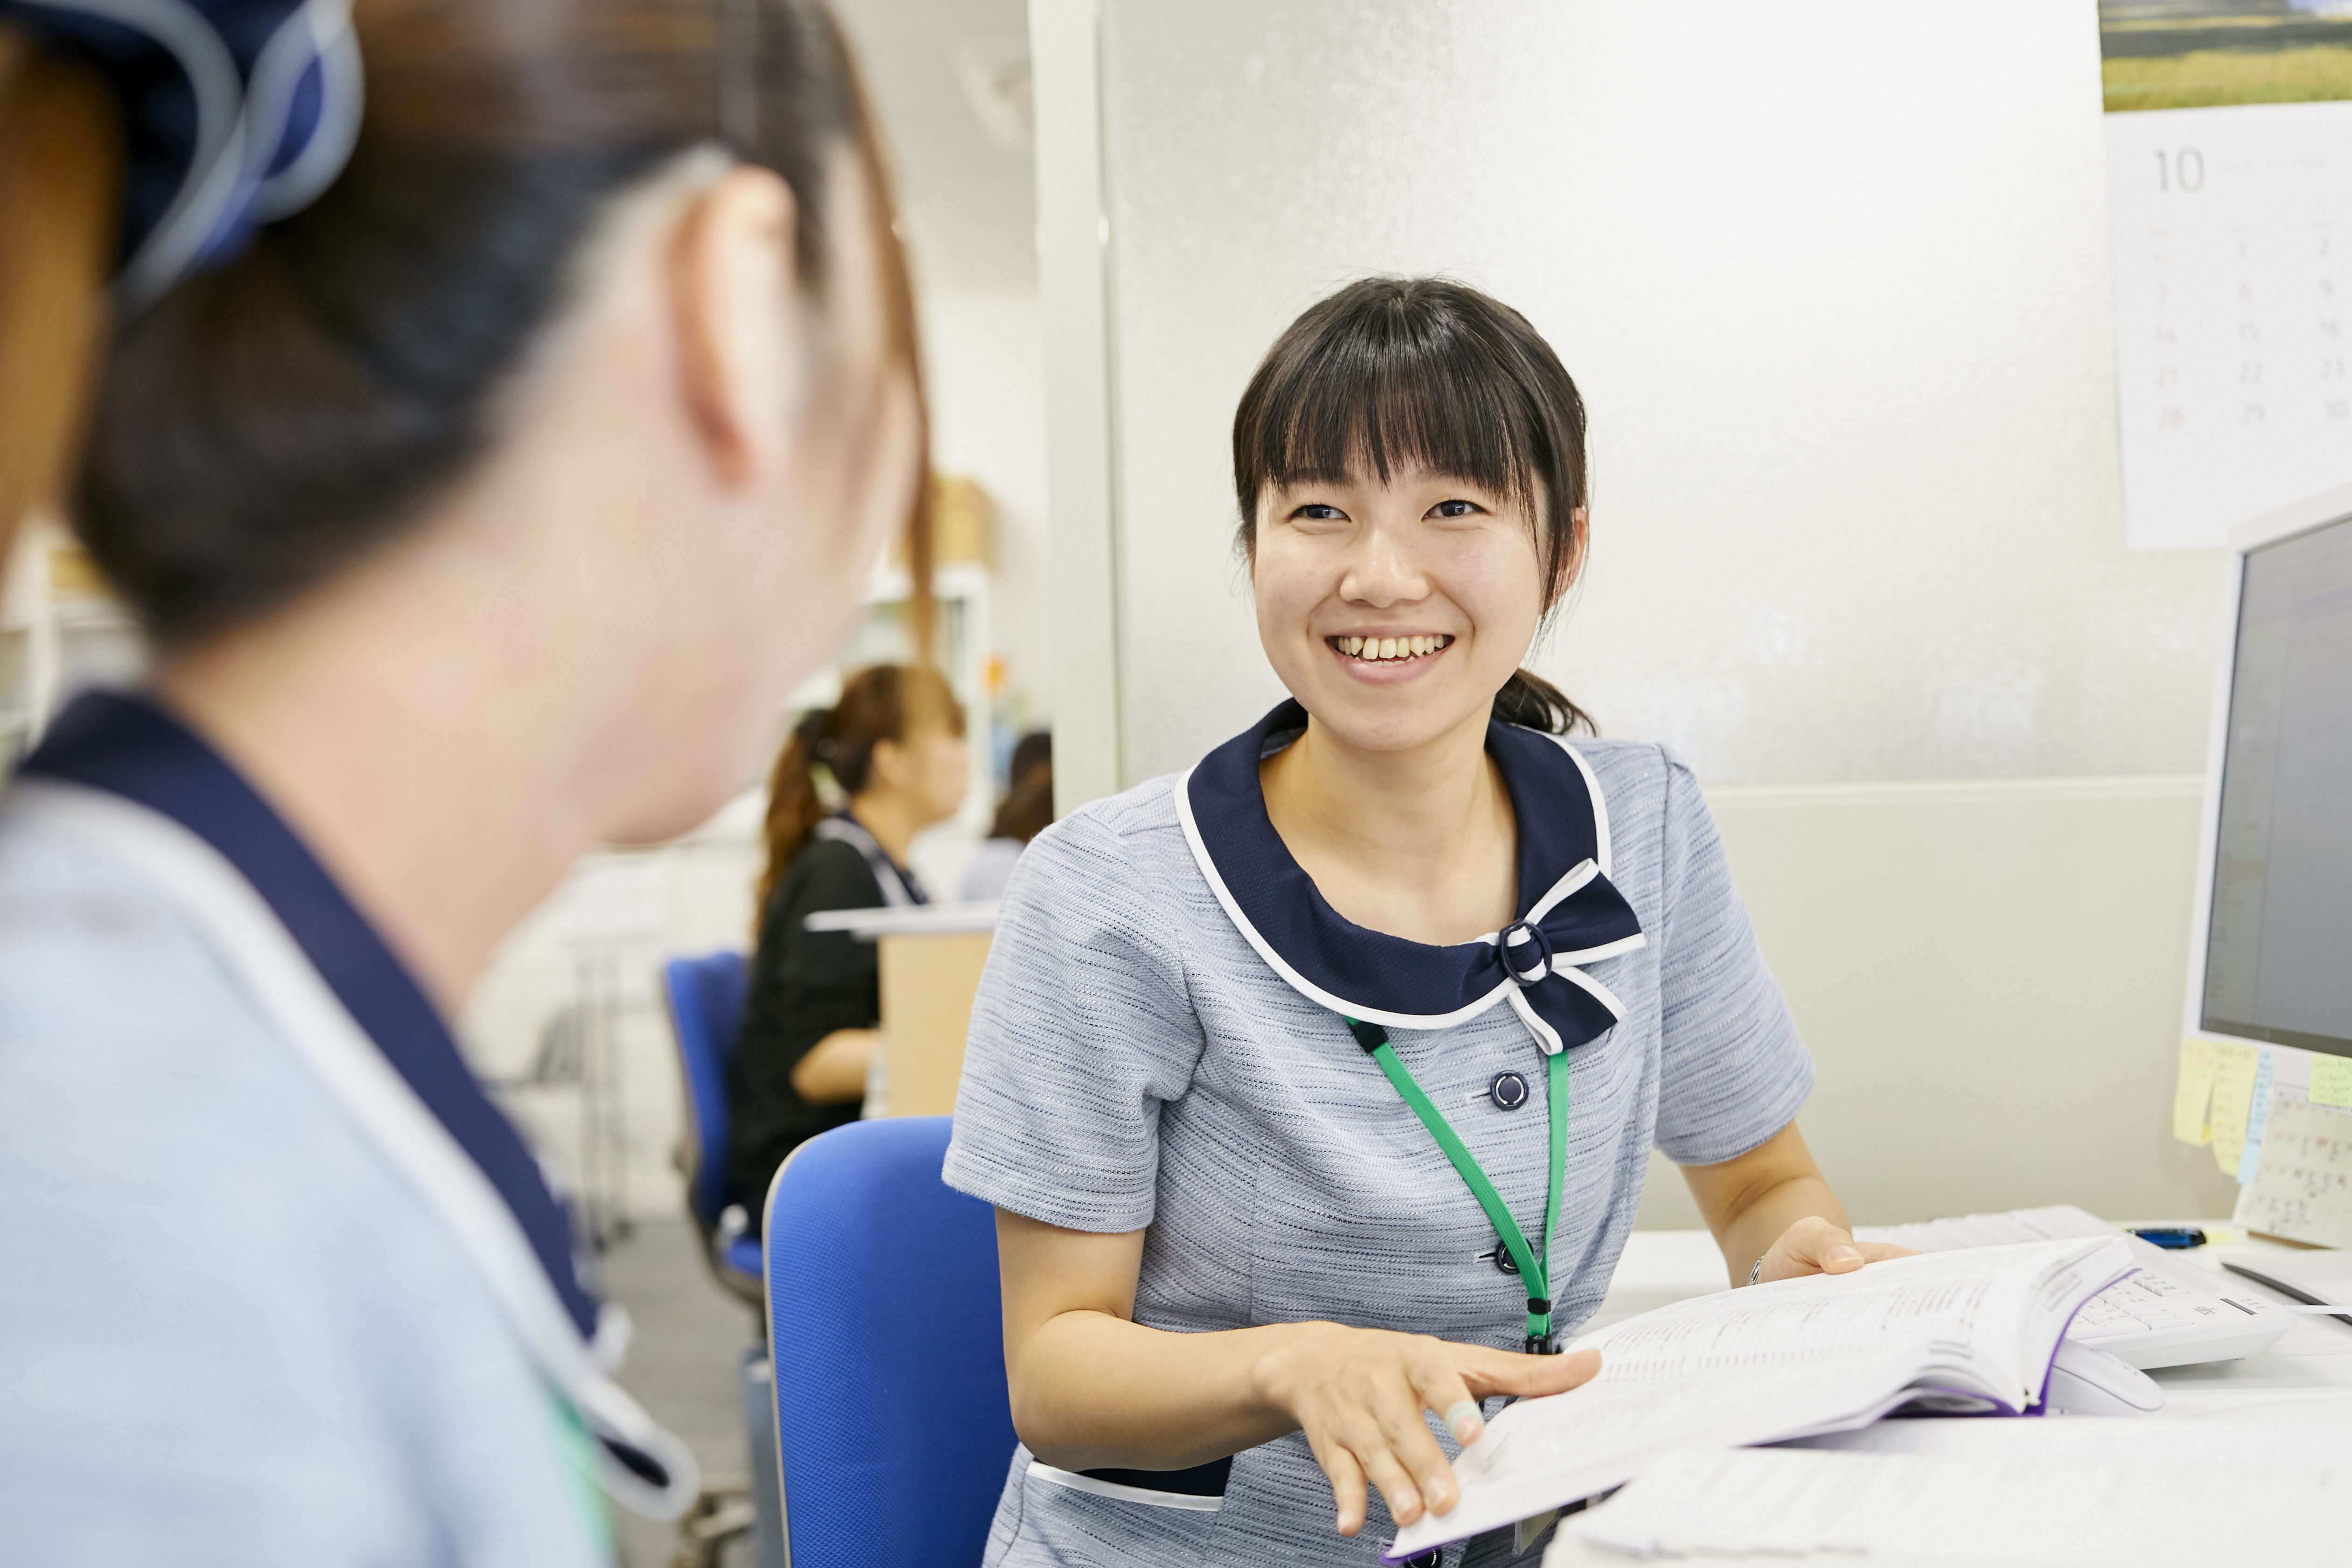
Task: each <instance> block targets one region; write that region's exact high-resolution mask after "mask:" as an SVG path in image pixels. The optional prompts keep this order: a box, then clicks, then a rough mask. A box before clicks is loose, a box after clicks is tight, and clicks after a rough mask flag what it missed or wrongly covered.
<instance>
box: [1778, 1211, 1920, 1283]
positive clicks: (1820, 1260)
mask: <svg viewBox="0 0 2352 1568" xmlns="http://www.w3.org/2000/svg"><path fill="white" fill-rule="evenodd" d="M1911 1255H1912V1253H1911V1249H1910V1248H1909V1247H1897V1246H1895V1244H1894V1243H1893V1242H1888V1241H1856V1240H1855V1239H1854V1238H1853V1232H1852V1231H1849V1230H1844V1229H1842V1228H1841V1227H1839V1226H1834V1225H1832V1224H1831V1223H1830V1222H1829V1221H1827V1220H1825V1219H1822V1218H1821V1217H1819V1216H1818V1215H1808V1216H1806V1217H1805V1218H1803V1219H1801V1220H1799V1221H1798V1222H1797V1223H1796V1224H1794V1225H1792V1226H1790V1227H1789V1228H1788V1229H1786V1230H1784V1231H1782V1232H1781V1233H1780V1240H1778V1241H1776V1242H1774V1243H1773V1244H1772V1246H1771V1248H1770V1250H1769V1251H1768V1252H1766V1253H1765V1254H1764V1267H1763V1268H1759V1269H1758V1270H1757V1271H1756V1282H1757V1283H1758V1284H1759V1285H1760V1284H1762V1283H1763V1282H1764V1281H1765V1280H1767V1279H1796V1278H1797V1277H1798V1276H1799V1275H1801V1274H1851V1273H1853V1271H1854V1270H1855V1269H1857V1268H1861V1267H1862V1266H1863V1265H1864V1264H1865V1263H1877V1262H1881V1261H1883V1260H1884V1259H1886V1258H1908V1257H1910V1256H1911Z"/></svg>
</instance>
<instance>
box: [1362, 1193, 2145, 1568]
mask: <svg viewBox="0 0 2352 1568" xmlns="http://www.w3.org/2000/svg"><path fill="white" fill-rule="evenodd" d="M2132 1266H2133V1264H2132V1254H2131V1250H2130V1248H2129V1247H2127V1246H2126V1243H2125V1240H2124V1238H2123V1237H2120V1236H2112V1235H2111V1236H2108V1237H2101V1238H2094V1239H2082V1238H2066V1239H2061V1240H2055V1241H2041V1242H2032V1243H2029V1244H2027V1245H2024V1246H2019V1247H1981V1248H1976V1249H1973V1250H1969V1251H1960V1252H1945V1253H1933V1254H1927V1255H1925V1256H1922V1257H1917V1258H1895V1259H1892V1260H1890V1261H1887V1262H1885V1263H1874V1264H1872V1265H1871V1266H1870V1267H1869V1268H1864V1269H1861V1270H1859V1271H1857V1272H1855V1273H1853V1274H1846V1275H1836V1276H1832V1275H1815V1276H1812V1277H1811V1278H1809V1279H1783V1280H1778V1281H1775V1282H1773V1283H1771V1284H1767V1285H1757V1286H1752V1287H1750V1288H1748V1289H1744V1290H1722V1291H1717V1292H1716V1293H1714V1294H1712V1295H1707V1296H1699V1297H1695V1298H1693V1299H1691V1300H1685V1301H1678V1302H1675V1304H1674V1305H1672V1306H1668V1307H1662V1308H1660V1309H1659V1310H1656V1311H1654V1312H1644V1313H1643V1314H1641V1315H1640V1316H1639V1317H1634V1318H1628V1319H1626V1320H1625V1321H1622V1322H1620V1323H1615V1324H1612V1326H1610V1327H1609V1328H1606V1329H1603V1330H1601V1331H1600V1332H1598V1333H1595V1334H1591V1335H1588V1336H1587V1337H1586V1338H1584V1339H1582V1340H1580V1341H1578V1342H1576V1343H1575V1344H1573V1345H1571V1346H1570V1347H1569V1348H1570V1350H1571V1351H1574V1350H1581V1349H1585V1348H1588V1347H1590V1348H1595V1349H1598V1350H1599V1351H1600V1352H1601V1373H1600V1375H1599V1376H1598V1377H1596V1378H1595V1379H1594V1380H1593V1381H1592V1382H1591V1383H1590V1384H1586V1385H1585V1386H1584V1387H1582V1388H1580V1389H1575V1390H1572V1391H1570V1393H1567V1394H1555V1395H1552V1396H1551V1397H1549V1398H1545V1399H1528V1400H1522V1401H1520V1402H1519V1403H1518V1404H1517V1405H1512V1406H1511V1407H1510V1408H1509V1409H1507V1410H1506V1411H1504V1412H1503V1413H1502V1414H1501V1415H1498V1416H1496V1418H1495V1419H1494V1420H1493V1421H1492V1422H1491V1423H1489V1424H1488V1426H1487V1428H1486V1435H1485V1436H1483V1437H1481V1438H1480V1439H1479V1441H1478V1442H1477V1443H1476V1444H1475V1445H1473V1446H1472V1447H1469V1448H1467V1449H1465V1451H1464V1452H1463V1455H1462V1457H1461V1458H1460V1459H1459V1460H1457V1461H1456V1463H1455V1465H1454V1474H1455V1477H1456V1478H1457V1479H1459V1481H1460V1482H1461V1487H1462V1500H1461V1501H1460V1502H1459V1503H1457V1504H1456V1505H1455V1506H1454V1510H1453V1511H1451V1512H1449V1513H1445V1514H1431V1515H1425V1516H1424V1517H1423V1519H1421V1520H1420V1521H1417V1522H1416V1523H1414V1524H1412V1526H1410V1527H1408V1528H1406V1529H1405V1530H1403V1531H1400V1532H1399V1534H1398V1536H1397V1539H1396V1542H1395V1543H1394V1544H1393V1545H1392V1546H1391V1548H1390V1550H1389V1552H1388V1554H1387V1559H1386V1560H1387V1561H1389V1562H1391V1563H1393V1562H1398V1561H1401V1560H1402V1559H1403V1558H1406V1557H1410V1556H1413V1555H1415V1554H1417V1553H1419V1552H1426V1551H1428V1550H1429V1549H1430V1548H1431V1547H1433V1546H1440V1545H1444V1544H1445V1543H1447V1542H1454V1541H1460V1540H1464V1539H1465V1538H1467V1537H1469V1536H1472V1535H1475V1534H1478V1533H1480V1532H1482V1531H1488V1530H1494V1529H1497V1528H1499V1527H1501V1526H1504V1525H1507V1524H1512V1523H1515V1522H1517V1521H1520V1520H1523V1519H1528V1518H1531V1517H1533V1516H1535V1515H1538V1514H1540V1513H1543V1512H1544V1511H1545V1510H1550V1509H1556V1508H1559V1507H1560V1506H1561V1505H1563V1504H1566V1503H1570V1502H1574V1501H1576V1500H1579V1499H1580V1498H1588V1497H1592V1496H1596V1495H1598V1494H1599V1493H1601V1492H1603V1491H1606V1490H1608V1489H1611V1488H1612V1487H1617V1486H1621V1485H1622V1484H1623V1483H1624V1482H1625V1481H1627V1480H1628V1479H1631V1478H1633V1476H1635V1475H1637V1474H1640V1473H1642V1471H1643V1468H1644V1467H1645V1466H1646V1465H1647V1464H1648V1463H1649V1462H1650V1461H1651V1460H1653V1459H1654V1458H1657V1457H1658V1456H1659V1455H1660V1454H1663V1453H1665V1452H1668V1451H1670V1450H1673V1449H1676V1448H1682V1447H1699V1446H1705V1447H1721V1446H1728V1445H1738V1444H1748V1443H1767V1442H1773V1441H1777V1440H1780V1439H1785V1438H1790V1437H1796V1436H1806V1435H1810V1434H1814V1433H1822V1432H1836V1431H1845V1430H1851V1429H1853V1428H1854V1427H1858V1426H1866V1425H1868V1424H1869V1423H1871V1422H1873V1421H1875V1420H1877V1419H1878V1418H1879V1417H1880V1416H1882V1415H1886V1414H1887V1413H1889V1412H1890V1411H1893V1410H1895V1409H1898V1408H1902V1407H1906V1406H1910V1407H1914V1408H1918V1409H1922V1410H1927V1411H1936V1412H1944V1413H1952V1414H1985V1415H2014V1414H2018V1413H2021V1412H2023V1411H2025V1410H2028V1409H2031V1408H2032V1407H2034V1406H2035V1405H2039V1404H2040V1403H2041V1399H2042V1389H2043V1386H2044V1385H2045V1384H2046V1383H2047V1382H2048V1379H2049V1373H2050V1364H2051V1360H2052V1358H2053V1355H2054V1354H2055V1352H2056V1351H2057V1347H2058V1342H2059V1340H2060V1338H2061V1336H2062V1335H2063V1333H2064V1331H2065V1328H2066V1324H2067V1321H2068V1320H2069V1319H2071V1318H2072V1317H2073V1316H2074V1313H2075V1311H2076V1310H2077V1309H2079V1308H2080V1307H2081V1306H2082V1304H2083V1303H2084V1301H2086V1300H2090V1298H2091V1297H2093V1296H2095V1295H2096V1294H2097V1293H2098V1292H2099V1291H2101V1290H2103V1289H2105V1288H2106V1287H2107V1286H2108V1285H2110V1284H2112V1283H2114V1282H2115V1281H2116V1279H2118V1278H2120V1277H2121V1276H2123V1275H2124V1274H2126V1273H2127V1272H2128V1271H2129V1270H2130V1269H2131V1268H2132Z"/></svg>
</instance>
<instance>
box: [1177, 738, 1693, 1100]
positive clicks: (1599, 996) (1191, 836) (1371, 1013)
mask: <svg viewBox="0 0 2352 1568" xmlns="http://www.w3.org/2000/svg"><path fill="white" fill-rule="evenodd" d="M1549 739H1551V740H1553V741H1556V742H1559V749H1560V750H1561V751H1563V752H1567V753H1568V754H1569V757H1570V760H1572V761H1573V762H1574V763H1576V766H1577V771H1578V772H1580V773H1582V774H1583V775H1584V787H1585V795H1586V797H1587V798H1588V799H1590V800H1591V802H1592V831H1593V843H1594V847H1595V853H1596V856H1597V859H1598V863H1597V864H1596V862H1595V861H1594V860H1584V861H1580V862H1579V863H1578V864H1577V865H1576V866H1574V867H1572V868H1570V870H1569V871H1568V872H1567V873H1566V874H1565V875H1563V876H1562V877H1561V878H1560V879H1559V881H1557V882H1554V883H1553V884H1552V885H1551V887H1550V889H1549V890H1548V891H1546V892H1545V894H1544V896H1543V897H1542V898H1540V899H1538V900H1536V902H1535V904H1534V906H1533V907H1532V910H1531V911H1530V913H1529V915H1528V919H1530V920H1538V919H1540V918H1542V916H1544V915H1545V914H1547V913H1549V911H1550V910H1552V908H1553V907H1554V906H1555V905H1557V904H1559V902H1560V901H1561V900H1564V899H1567V898H1569V897H1570V896H1571V895H1572V894H1574V893H1575V892H1576V891H1577V890H1578V889H1580V888H1582V887H1584V886H1585V885H1586V884H1587V883H1589V882H1591V880H1592V879H1593V878H1594V877H1596V876H1604V877H1605V876H1607V875H1608V874H1609V865H1610V853H1609V807H1608V805H1606V804H1605V803H1604V802H1603V801H1602V799H1601V782H1600V780H1598V779H1596V778H1595V777H1593V774H1592V769H1591V766H1590V765H1588V764H1587V763H1586V762H1585V760H1584V758H1583V757H1582V756H1581V755H1580V753H1579V752H1577V749H1576V748H1575V747H1574V746H1571V745H1570V744H1569V743H1568V742H1567V740H1566V739H1565V738H1564V737H1562V736H1559V735H1552V736H1550V737H1549ZM1199 766H1200V764H1199V763H1194V764H1193V765H1192V767H1190V768H1186V769H1185V770H1184V772H1183V773H1182V774H1181V776H1179V777H1178V778H1177V780H1176V783H1175V786H1174V790H1175V796H1176V820H1177V824H1178V826H1181V828H1182V829H1183V831H1184V844H1185V847H1187V848H1189V849H1190V850H1191V851H1192V863H1193V864H1194V865H1195V866H1197V867H1199V868H1200V871H1201V875H1202V878H1203V879H1205V880H1206V881H1207V882H1208V884H1209V890H1210V891H1211V892H1212V893H1213V894H1215V895H1216V900H1217V903H1218V905H1219V906H1220V907H1221V908H1223V910H1224V911H1225V916H1226V918H1227V919H1228V920H1231V921H1233V922H1234V929H1235V930H1236V931H1240V932H1241V933H1242V936H1243V939H1244V941H1246V942H1248V943H1249V944H1250V946H1251V947H1252V948H1253V949H1255V951H1256V952H1257V955H1258V956H1259V957H1260V958H1262V959H1264V960H1265V963H1266V966H1267V967H1268V968H1270V969H1272V970H1273V971H1274V972H1275V973H1276V974H1278V975H1280V976H1281V977H1282V979H1283V981H1284V983H1285V984H1287V985H1289V987H1290V988H1291V989H1292V990H1294V991H1296V992H1297V993H1298V994H1300V995H1301V996H1304V997H1306V998H1307V1000H1308V1001H1310V1002H1312V1003H1314V1004H1316V1005H1318V1006H1320V1007H1326V1008H1328V1009H1329V1010H1330V1011H1332V1012H1334V1013H1337V1014H1339V1016H1342V1017H1345V1018H1354V1019H1357V1020H1358V1021H1360V1022H1362V1023H1367V1024H1378V1025H1380V1026H1381V1027H1383V1028H1390V1029H1446V1028H1451V1027H1453V1026H1454V1025H1457V1024H1466V1023H1468V1022H1469V1021H1470V1020H1471V1019H1473V1018H1477V1017H1481V1016H1485V1015H1486V1013H1487V1012H1488V1011H1490V1010H1491V1009H1492V1008H1493V1007H1494V1006H1495V1005H1496V1003H1498V1002H1500V1001H1502V1000H1503V999H1504V998H1505V997H1506V996H1508V997H1509V998H1510V1000H1511V1004H1512V1008H1513V1011H1515V1012H1517V1014H1518V1016H1519V1021H1520V1022H1521V1023H1522V1024H1524V1025H1525V1026H1527V1030H1528V1033H1529V1034H1530V1035H1532V1036H1533V1037H1535V1040H1536V1043H1537V1044H1538V1046H1540V1047H1543V1050H1544V1052H1545V1054H1546V1055H1550V1054H1553V1053H1555V1052H1557V1051H1559V1049H1560V1039H1559V1033H1558V1032H1557V1031H1555V1030H1554V1029H1553V1028H1552V1026H1550V1025H1549V1024H1547V1023H1545V1022H1544V1021H1543V1019H1542V1018H1541V1017H1540V1016H1538V1014H1537V1013H1536V1010H1535V1008H1534V1007H1533V1006H1532V1005H1529V1004H1528V1001H1527V999H1526V998H1525V997H1524V996H1522V995H1521V994H1519V993H1520V986H1519V984H1518V983H1517V981H1514V980H1512V979H1511V978H1509V976H1508V975H1507V974H1506V976H1505V977H1504V978H1503V979H1502V980H1500V981H1497V982H1496V984H1495V987H1494V989H1493V990H1491V991H1489V992H1487V993H1486V994H1485V995H1484V996H1481V997H1479V998H1478V999H1477V1000H1476V1001H1475V1002H1471V1003H1468V1004H1466V1005H1463V1006H1460V1007H1456V1008H1455V1009H1454V1011H1453V1012H1451V1013H1391V1012H1389V1011H1387V1010H1385V1009H1383V1008H1379V1007H1366V1006H1364V1005H1361V1004H1360V1003H1355V1002H1350V1001H1349V1000H1348V999H1347V998H1346V997H1344V996H1338V995H1334V994H1332V993H1330V992H1328V991H1326V990H1325V989H1323V987H1321V986H1320V985H1318V984H1315V983H1314V982H1313V981H1311V980H1309V979H1307V977H1306V976H1305V975H1303V974H1301V973H1298V971H1297V970H1296V969H1294V968H1292V967H1291V965H1290V964H1289V963H1287V962H1286V961H1285V960H1284V958H1283V956H1282V954H1281V953H1280V952H1276V950H1275V947H1274V944H1273V943H1272V942H1268V941H1266V940H1265V937H1264V936H1263V935H1261V934H1260V933H1259V931H1258V929H1257V927H1256V926H1255V925H1254V924H1252V923H1251V921H1250V918H1249V917H1248V916H1247V915H1245V914H1244V913H1243V912H1242V907H1241V904H1240V902H1239V900H1235V899H1234V895H1233V891H1232V889H1229V888H1227V887H1226V886H1225V879H1224V878H1223V877H1222V876H1220V875H1219V874H1218V872H1217V863H1216V861H1215V860H1214V859H1213V858H1212V857H1211V856H1210V854H1209V846H1208V844H1207V842H1206V841H1205V840H1204V839H1203V838H1202V837H1201V825H1200V823H1199V822H1198V821H1196V820H1195V819H1194V817H1193V816H1192V774H1193V773H1195V772H1196V771H1197V770H1198V768H1199ZM1501 939H1502V933H1501V932H1500V931H1488V932H1486V934H1485V935H1484V936H1481V937H1478V938H1477V939H1475V940H1477V941H1478V942H1485V943H1486V944H1487V945H1488V946H1490V947H1491V946H1495V945H1496V944H1497V943H1499V942H1500V941H1501ZM1648 941H1649V939H1648V937H1646V936H1645V935H1643V933H1641V932H1639V931H1636V932H1635V933H1634V934H1633V935H1632V936H1628V937H1621V938H1619V939H1618V940H1617V941H1615V942H1607V943H1604V944H1603V945H1601V946H1600V947H1588V948H1581V949H1579V950H1578V951H1576V952H1566V953H1554V954H1553V955H1552V961H1551V969H1552V973H1555V974H1558V975H1559V976H1561V977H1563V978H1564V979H1567V980H1569V981H1570V982H1571V983H1573V984H1576V985H1578V986H1580V988H1582V989H1583V990H1584V991H1586V992H1587V993H1589V994H1591V995H1592V996H1593V997H1594V998H1595V999H1596V1000H1597V1001H1599V1002H1600V1003H1601V1005H1602V1006H1604V1007H1606V1008H1608V1009H1609V1011H1610V1013H1611V1015H1612V1016H1614V1017H1616V1018H1618V1019H1620V1020H1621V1021H1622V1019H1623V1018H1624V1016H1625V1004H1624V1003H1622V1001H1620V1000H1618V998H1617V995H1616V994H1615V993H1614V992H1612V991H1611V990H1610V989H1609V987H1607V986H1606V985H1603V984H1601V982H1599V981H1598V980H1595V979H1593V978H1592V976H1591V975H1589V974H1587V973H1584V971H1583V970H1582V969H1581V968H1580V967H1578V966H1579V965H1580V964H1585V963H1599V962H1600V961H1601V960H1602V959H1604V958H1614V957H1615V956H1617V955H1618V954H1619V953H1622V952H1633V950H1634V949H1636V948H1639V947H1643V946H1646V945H1647V944H1648ZM1465 945H1467V944H1465ZM1505 967H1506V968H1507V967H1508V965H1507V964H1506V966H1505Z"/></svg>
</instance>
